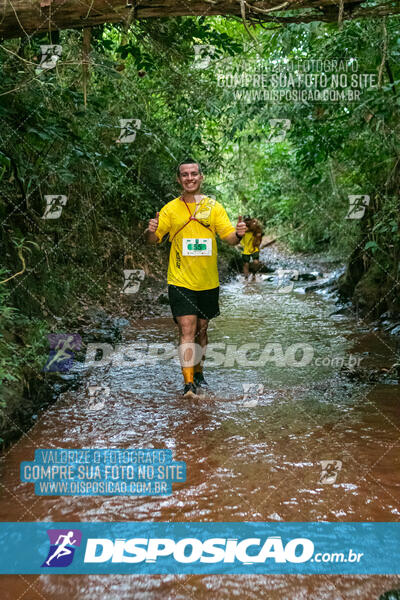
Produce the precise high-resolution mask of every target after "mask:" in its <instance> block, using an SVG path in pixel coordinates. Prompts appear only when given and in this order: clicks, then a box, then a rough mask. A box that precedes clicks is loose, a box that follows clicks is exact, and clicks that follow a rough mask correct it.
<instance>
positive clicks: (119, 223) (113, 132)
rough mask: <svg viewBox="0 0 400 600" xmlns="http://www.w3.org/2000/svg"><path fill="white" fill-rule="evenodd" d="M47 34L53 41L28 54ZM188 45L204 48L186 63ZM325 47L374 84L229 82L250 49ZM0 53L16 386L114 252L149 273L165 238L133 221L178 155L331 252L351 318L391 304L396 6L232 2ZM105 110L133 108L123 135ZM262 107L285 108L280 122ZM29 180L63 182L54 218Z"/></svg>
mask: <svg viewBox="0 0 400 600" xmlns="http://www.w3.org/2000/svg"><path fill="white" fill-rule="evenodd" d="M89 37H90V39H89ZM50 43H52V44H59V45H61V46H62V54H61V57H60V58H59V60H58V61H57V64H56V66H55V68H53V69H49V70H41V69H40V68H38V65H39V64H40V60H41V48H40V46H41V45H43V44H50ZM198 46H210V47H211V49H210V50H209V51H207V48H205V49H202V54H201V58H202V59H203V60H204V64H200V65H199V63H198V62H196V56H197V54H198ZM196 53H197V54H196ZM197 58H198V56H197ZM337 58H340V59H342V60H343V61H344V64H346V65H347V66H349V65H351V64H352V62H354V60H357V63H358V72H359V73H366V74H374V75H375V78H376V85H375V86H374V89H369V88H368V87H365V88H363V89H361V91H360V97H359V99H357V101H353V102H349V101H348V99H344V100H338V101H325V102H316V101H294V100H293V99H290V100H285V98H283V99H282V101H280V102H275V101H270V100H266V99H265V98H264V97H259V98H257V97H256V96H254V95H253V96H252V95H251V94H250V95H249V96H247V97H246V95H245V92H246V90H249V89H250V88H251V85H250V86H246V80H245V79H244V80H243V78H242V76H243V74H248V73H250V72H252V70H254V69H257V68H258V67H260V65H261V64H262V62H263V61H264V62H265V63H268V64H269V65H270V68H274V65H275V66H276V65H278V64H289V63H293V62H294V61H306V60H314V61H316V60H321V61H327V60H332V59H337ZM0 60H1V63H2V73H1V91H0V111H1V121H2V127H1V134H0V135H1V146H0V177H1V197H0V222H1V231H0V236H1V237H0V240H1V241H0V243H1V248H2V258H3V260H2V265H1V270H0V279H1V280H2V282H3V283H1V284H0V298H1V306H0V318H1V325H0V380H3V383H4V382H9V383H12V382H15V383H20V384H21V385H23V383H24V378H26V377H27V375H26V370H27V369H28V368H29V369H36V370H37V366H38V365H41V366H42V365H43V364H44V361H45V359H46V355H47V353H48V342H47V334H48V333H50V332H64V331H70V330H71V328H73V325H74V319H75V318H76V315H77V314H78V313H79V310H80V309H81V308H82V307H84V306H88V305H90V304H91V303H94V304H95V303H96V302H98V301H99V300H101V301H104V299H105V298H107V297H109V298H112V297H113V296H116V295H118V294H119V290H120V288H121V284H122V270H123V268H124V266H127V267H128V268H142V269H144V270H145V272H146V273H147V274H148V275H149V276H157V274H158V273H159V272H160V270H161V268H162V266H163V265H164V263H165V255H166V251H165V249H159V250H157V251H156V252H154V250H152V251H151V253H149V251H148V249H147V248H146V247H145V246H144V241H143V236H142V232H143V230H144V229H145V227H146V223H147V220H148V219H149V218H150V217H151V216H154V214H155V212H156V211H157V210H159V209H160V207H161V206H162V205H163V204H165V202H167V201H169V200H170V199H172V198H173V197H175V195H176V194H177V192H178V188H177V184H176V182H175V169H176V165H177V163H178V162H179V161H180V160H182V159H183V158H185V157H187V156H188V155H189V156H194V157H195V158H196V159H197V160H199V161H200V162H201V164H202V165H203V168H204V171H205V175H206V184H205V187H204V190H205V191H206V192H207V193H209V194H212V195H214V196H215V197H217V199H219V200H221V201H222V202H223V203H224V205H225V206H226V207H227V209H228V213H229V215H230V217H231V219H232V220H234V219H236V217H237V216H238V214H244V213H249V214H252V215H254V216H257V217H258V218H260V219H261V221H262V222H263V223H264V226H265V228H266V231H268V232H271V233H274V234H275V235H278V236H279V235H285V238H284V239H285V242H286V243H287V244H288V246H289V248H290V249H291V250H293V251H299V252H307V253H321V252H325V253H329V254H331V255H332V256H335V257H338V258H340V259H342V260H343V261H344V262H346V263H347V265H348V268H347V272H346V274H345V275H344V276H343V277H342V279H341V281H340V287H341V292H342V294H344V295H346V296H348V297H349V298H351V299H352V300H353V302H354V303H355V305H356V306H357V308H358V309H359V310H361V311H363V313H364V315H365V316H366V318H373V317H376V316H378V315H379V314H381V313H383V312H384V311H388V310H389V311H392V312H394V313H396V312H397V313H398V312H399V310H400V301H399V286H398V283H397V282H398V278H399V252H400V237H399V183H400V154H399V148H400V145H399V121H400V119H399V109H400V95H399V90H400V68H399V60H400V32H399V20H398V18H395V17H393V18H385V19H380V20H378V19H375V20H360V21H354V22H344V23H343V24H341V25H337V24H322V23H311V24H292V25H287V24H278V23H277V24H268V25H264V26H261V25H259V26H257V27H255V28H252V29H251V31H250V35H249V33H248V32H247V31H246V30H245V28H244V27H243V24H242V23H241V21H240V20H237V19H234V18H230V19H227V18H223V17H213V18H204V17H194V18H192V17H182V18H171V19H151V20H147V21H139V22H134V23H133V24H131V25H130V26H129V28H128V29H126V28H124V27H122V26H112V25H102V26H99V27H96V28H92V29H91V30H90V31H89V30H86V31H85V32H81V31H70V30H67V31H62V32H60V33H53V34H49V35H35V36H33V37H32V38H30V39H28V38H27V39H26V40H25V39H23V40H21V39H14V40H9V41H7V42H4V43H3V45H2V46H1V52H0ZM228 72H229V73H234V74H236V76H237V79H236V84H235V85H234V86H232V85H231V84H230V83H229V82H232V81H234V80H233V79H230V80H229V81H228V80H226V79H224V75H226V74H227V73H228ZM227 81H228V83H227ZM243 83H244V85H243ZM238 89H240V93H239V94H238V93H237V90H238ZM120 119H135V120H139V121H140V125H138V127H137V131H136V137H135V139H134V141H133V142H132V143H129V144H124V143H118V142H117V140H118V138H119V136H120V133H121V127H120ZM273 119H275V120H276V119H283V120H285V122H287V123H290V126H288V127H287V128H286V129H285V130H284V135H282V136H281V138H282V139H280V138H279V136H278V140H276V137H277V136H276V135H275V134H274V126H273V125H272V124H271V120H273ZM45 195H66V196H67V203H66V205H65V206H64V207H63V211H62V216H61V217H60V218H58V219H43V218H42V217H43V214H44V211H45V206H46V202H45V198H44V197H45ZM349 195H368V196H369V197H370V202H369V205H368V206H367V207H366V210H365V215H364V216H363V218H361V219H348V218H346V215H347V214H348V210H349ZM124 257H125V265H124ZM127 257H129V264H126V260H127ZM20 271H22V273H21V274H20V275H18V276H16V277H13V278H12V279H9V278H10V277H12V276H13V275H15V274H16V273H19V272H20ZM8 279H9V280H8ZM6 280H8V281H6Z"/></svg>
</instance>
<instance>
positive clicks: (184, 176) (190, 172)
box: [178, 163, 203, 194]
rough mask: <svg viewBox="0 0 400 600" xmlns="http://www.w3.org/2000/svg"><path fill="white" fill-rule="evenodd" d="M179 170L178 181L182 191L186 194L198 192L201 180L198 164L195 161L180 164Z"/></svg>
mask: <svg viewBox="0 0 400 600" xmlns="http://www.w3.org/2000/svg"><path fill="white" fill-rule="evenodd" d="M179 171H180V175H179V177H178V181H179V183H180V184H181V186H182V187H183V189H184V191H185V192H187V193H188V194H195V193H196V192H198V191H199V189H200V186H201V182H202V181H203V175H202V174H201V173H200V172H199V166H198V165H196V164H195V163H194V164H187V165H181V166H180V169H179Z"/></svg>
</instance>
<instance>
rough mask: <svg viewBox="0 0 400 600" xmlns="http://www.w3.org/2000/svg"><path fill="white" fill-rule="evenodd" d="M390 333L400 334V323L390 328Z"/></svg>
mask: <svg viewBox="0 0 400 600" xmlns="http://www.w3.org/2000/svg"><path fill="white" fill-rule="evenodd" d="M390 335H399V336H400V323H399V324H398V325H395V327H393V329H391V330H390Z"/></svg>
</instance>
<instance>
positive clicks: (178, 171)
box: [176, 158, 203, 177]
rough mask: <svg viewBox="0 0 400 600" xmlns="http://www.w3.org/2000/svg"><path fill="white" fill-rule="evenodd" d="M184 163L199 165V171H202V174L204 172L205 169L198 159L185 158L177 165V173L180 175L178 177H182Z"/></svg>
mask: <svg viewBox="0 0 400 600" xmlns="http://www.w3.org/2000/svg"><path fill="white" fill-rule="evenodd" d="M182 165H197V166H198V167H199V173H200V174H202V173H203V171H202V170H201V166H200V163H199V162H197V160H194V158H185V160H182V161H181V162H180V163H179V165H178V167H177V169H176V174H177V176H178V177H180V174H181V166H182Z"/></svg>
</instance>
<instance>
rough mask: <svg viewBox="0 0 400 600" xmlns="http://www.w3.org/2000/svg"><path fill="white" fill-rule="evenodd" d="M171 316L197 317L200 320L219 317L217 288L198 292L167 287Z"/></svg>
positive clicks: (171, 286)
mask: <svg viewBox="0 0 400 600" xmlns="http://www.w3.org/2000/svg"><path fill="white" fill-rule="evenodd" d="M168 298H169V304H170V306H171V311H172V316H173V317H174V321H175V323H176V322H177V321H176V317H184V316H185V315H197V316H198V317H199V318H200V319H207V320H209V319H213V318H214V317H217V316H218V315H219V303H218V300H219V287H216V288H213V289H211V290H202V291H200V292H198V291H195V290H189V289H188V288H184V287H180V286H177V285H169V286H168Z"/></svg>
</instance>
